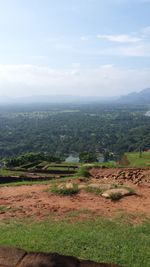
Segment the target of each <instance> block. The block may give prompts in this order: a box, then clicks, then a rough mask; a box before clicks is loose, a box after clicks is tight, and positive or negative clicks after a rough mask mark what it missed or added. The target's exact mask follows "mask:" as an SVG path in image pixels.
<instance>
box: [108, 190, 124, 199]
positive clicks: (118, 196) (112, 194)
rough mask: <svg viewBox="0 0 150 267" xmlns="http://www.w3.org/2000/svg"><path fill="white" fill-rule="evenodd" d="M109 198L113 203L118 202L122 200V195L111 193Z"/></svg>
mask: <svg viewBox="0 0 150 267" xmlns="http://www.w3.org/2000/svg"><path fill="white" fill-rule="evenodd" d="M109 198H110V199H111V200H112V201H118V200H120V199H121V198H122V194H121V193H119V192H118V193H117V192H116V193H111V194H110V196H109Z"/></svg>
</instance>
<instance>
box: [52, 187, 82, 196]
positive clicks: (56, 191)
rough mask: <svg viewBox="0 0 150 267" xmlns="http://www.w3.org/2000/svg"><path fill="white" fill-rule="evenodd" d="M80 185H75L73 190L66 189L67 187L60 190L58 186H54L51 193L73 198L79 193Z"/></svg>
mask: <svg viewBox="0 0 150 267" xmlns="http://www.w3.org/2000/svg"><path fill="white" fill-rule="evenodd" d="M79 191H80V190H79V188H78V185H75V184H73V188H66V187H65V186H64V187H63V188H59V187H58V186H56V185H55V186H53V187H52V188H51V192H52V193H54V194H57V195H63V196H71V195H75V194H77V193H79Z"/></svg>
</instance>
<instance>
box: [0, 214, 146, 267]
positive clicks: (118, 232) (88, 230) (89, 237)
mask: <svg viewBox="0 0 150 267" xmlns="http://www.w3.org/2000/svg"><path fill="white" fill-rule="evenodd" d="M0 245H9V246H17V247H22V248H24V249H27V250H34V251H56V252H59V253H62V254H65V255H74V256H77V257H80V258H85V259H91V260H95V261H98V262H116V263H118V264H120V265H123V266H128V267H141V266H144V267H148V266H150V264H149V263H150V261H149V255H150V224H148V223H147V224H143V225H140V226H135V227H133V226H132V227H131V226H129V225H126V224H123V223H120V222H118V221H110V220H102V219H98V220H95V221H90V220H89V221H84V222H80V223H79V222H76V223H74V224H72V223H69V222H67V221H64V222H59V223H58V222H56V221H52V220H50V221H45V222H40V223H33V222H32V223H31V222H9V223H8V222H7V223H5V224H4V223H3V224H2V223H1V224H0Z"/></svg>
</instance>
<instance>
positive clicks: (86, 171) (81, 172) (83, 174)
mask: <svg viewBox="0 0 150 267" xmlns="http://www.w3.org/2000/svg"><path fill="white" fill-rule="evenodd" d="M77 176H79V177H85V178H89V177H90V172H89V169H88V167H84V166H83V167H80V169H79V170H78V172H77Z"/></svg>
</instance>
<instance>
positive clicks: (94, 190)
mask: <svg viewBox="0 0 150 267" xmlns="http://www.w3.org/2000/svg"><path fill="white" fill-rule="evenodd" d="M85 191H86V192H87V193H94V194H96V195H101V194H102V193H103V191H104V190H103V189H101V188H96V187H95V188H94V187H91V186H87V187H86V188H85Z"/></svg>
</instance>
